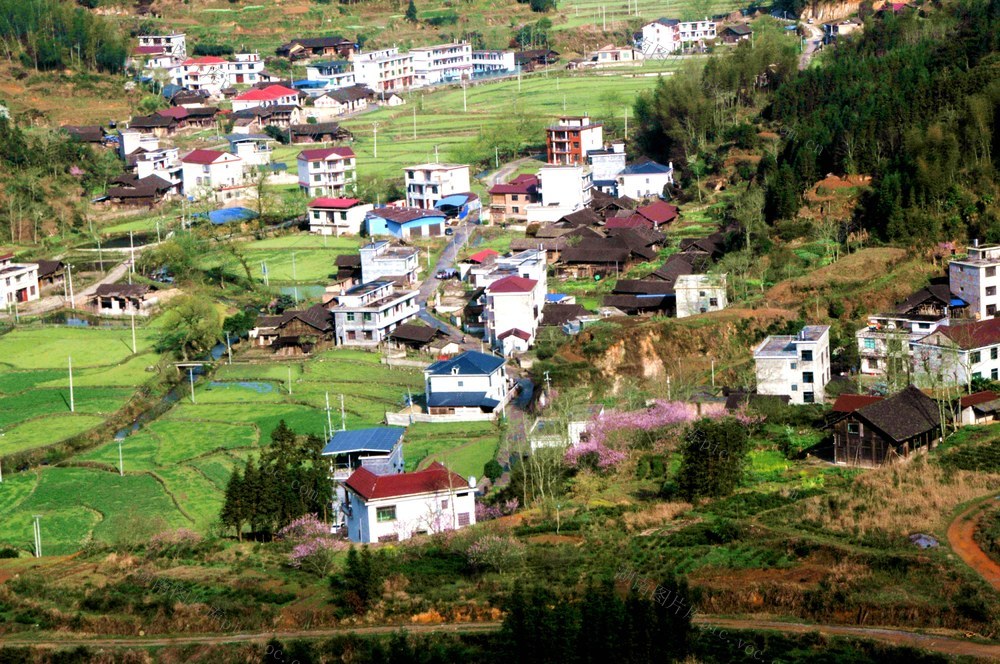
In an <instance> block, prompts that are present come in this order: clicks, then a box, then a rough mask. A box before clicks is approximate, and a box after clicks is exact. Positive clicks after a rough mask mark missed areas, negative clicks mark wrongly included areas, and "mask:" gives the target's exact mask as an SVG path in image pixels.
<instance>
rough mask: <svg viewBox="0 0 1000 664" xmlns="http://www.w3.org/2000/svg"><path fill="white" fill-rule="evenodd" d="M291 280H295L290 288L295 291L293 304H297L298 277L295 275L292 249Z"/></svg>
mask: <svg viewBox="0 0 1000 664" xmlns="http://www.w3.org/2000/svg"><path fill="white" fill-rule="evenodd" d="M292 281H293V282H296V283H295V285H294V286H292V288H293V289H294V293H295V304H298V303H299V285H298V277H297V276H296V273H295V252H294V251H293V252H292Z"/></svg>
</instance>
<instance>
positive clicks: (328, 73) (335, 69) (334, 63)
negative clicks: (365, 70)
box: [306, 60, 357, 90]
mask: <svg viewBox="0 0 1000 664" xmlns="http://www.w3.org/2000/svg"><path fill="white" fill-rule="evenodd" d="M306 80H309V81H322V82H324V83H326V85H325V86H324V87H323V90H339V89H340V88H347V87H350V86H352V85H354V84H355V83H357V77H356V75H355V73H354V72H353V71H352V70H350V69H349V67H348V63H347V62H346V61H344V60H329V61H325V62H313V63H311V64H308V65H306Z"/></svg>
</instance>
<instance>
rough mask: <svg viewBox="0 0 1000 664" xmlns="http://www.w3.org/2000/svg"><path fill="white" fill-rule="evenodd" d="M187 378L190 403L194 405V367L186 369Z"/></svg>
mask: <svg viewBox="0 0 1000 664" xmlns="http://www.w3.org/2000/svg"><path fill="white" fill-rule="evenodd" d="M188 378H189V379H190V380H191V403H194V402H195V401H194V367H188Z"/></svg>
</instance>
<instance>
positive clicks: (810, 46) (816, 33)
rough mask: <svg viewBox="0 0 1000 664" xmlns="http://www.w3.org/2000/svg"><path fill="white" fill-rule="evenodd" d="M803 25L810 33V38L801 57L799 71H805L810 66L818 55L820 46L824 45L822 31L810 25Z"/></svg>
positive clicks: (807, 39)
mask: <svg viewBox="0 0 1000 664" xmlns="http://www.w3.org/2000/svg"><path fill="white" fill-rule="evenodd" d="M803 25H804V26H805V28H806V30H807V31H808V32H809V37H807V38H806V45H805V47H804V48H803V49H802V55H800V56H799V69H805V68H806V67H808V66H809V61H810V60H812V58H813V56H814V55H816V51H818V50H819V48H820V45H822V43H823V31H822V30H820V29H819V28H818V27H816V26H815V25H809V24H808V23H803Z"/></svg>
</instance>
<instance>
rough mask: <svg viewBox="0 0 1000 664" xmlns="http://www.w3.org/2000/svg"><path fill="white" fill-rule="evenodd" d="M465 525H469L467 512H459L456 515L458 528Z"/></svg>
mask: <svg viewBox="0 0 1000 664" xmlns="http://www.w3.org/2000/svg"><path fill="white" fill-rule="evenodd" d="M467 525H469V513H468V512H459V513H458V526H459V527H460V528H461V527H462V526H467Z"/></svg>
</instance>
